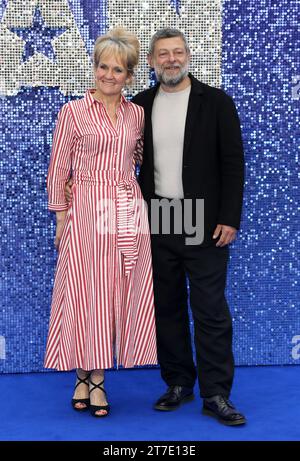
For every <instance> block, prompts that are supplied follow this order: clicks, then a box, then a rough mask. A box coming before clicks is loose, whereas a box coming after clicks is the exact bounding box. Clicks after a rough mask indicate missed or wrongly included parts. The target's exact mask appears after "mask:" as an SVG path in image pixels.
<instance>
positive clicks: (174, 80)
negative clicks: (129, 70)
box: [155, 63, 189, 86]
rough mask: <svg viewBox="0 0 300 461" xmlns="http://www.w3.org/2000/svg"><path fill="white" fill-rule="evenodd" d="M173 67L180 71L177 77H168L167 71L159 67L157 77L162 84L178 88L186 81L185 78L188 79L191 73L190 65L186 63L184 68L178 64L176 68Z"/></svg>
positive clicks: (156, 69)
mask: <svg viewBox="0 0 300 461" xmlns="http://www.w3.org/2000/svg"><path fill="white" fill-rule="evenodd" d="M169 67H171V66H169ZM172 67H176V68H178V69H180V71H179V73H178V74H177V75H170V76H168V75H167V72H166V70H164V69H163V68H162V67H160V66H159V67H156V68H155V75H156V78H157V80H158V81H159V82H160V83H163V84H164V85H166V86H176V85H178V84H179V83H181V82H182V81H183V80H184V79H185V77H187V75H188V73H189V69H188V63H186V64H185V65H183V66H180V65H178V64H177V65H176V66H172Z"/></svg>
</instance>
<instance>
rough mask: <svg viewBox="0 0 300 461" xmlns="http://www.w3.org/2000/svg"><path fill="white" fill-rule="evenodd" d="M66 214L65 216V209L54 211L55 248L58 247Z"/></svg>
mask: <svg viewBox="0 0 300 461" xmlns="http://www.w3.org/2000/svg"><path fill="white" fill-rule="evenodd" d="M66 216H67V211H57V212H56V235H55V241H54V245H55V248H56V249H57V250H58V249H59V244H60V241H61V237H62V233H63V230H64V227H65V220H66Z"/></svg>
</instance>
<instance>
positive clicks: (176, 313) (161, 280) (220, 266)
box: [151, 196, 234, 397]
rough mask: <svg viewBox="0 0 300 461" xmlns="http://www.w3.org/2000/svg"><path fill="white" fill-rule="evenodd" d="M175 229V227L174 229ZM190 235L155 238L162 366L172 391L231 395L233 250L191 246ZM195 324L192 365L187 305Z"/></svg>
mask: <svg viewBox="0 0 300 461" xmlns="http://www.w3.org/2000/svg"><path fill="white" fill-rule="evenodd" d="M157 197H158V196H157ZM171 227H172V226H171ZM185 237H186V236H185V234H184V232H183V233H182V234H172V233H171V234H170V235H164V234H162V233H159V234H156V235H153V234H152V235H151V245H152V258H153V282H154V299H155V311H156V328H157V346H158V361H159V364H160V367H161V375H162V378H163V380H164V381H165V382H166V384H167V385H168V386H171V385H181V386H188V387H193V386H194V384H195V381H196V379H197V377H198V382H199V387H200V395H201V397H210V396H212V395H216V394H223V395H225V396H226V397H228V396H229V394H230V390H231V387H232V381H233V374H234V359H233V354H232V320H231V315H230V311H229V308H228V305H227V302H226V298H225V294H224V292H225V285H226V272H227V262H228V256H229V249H228V247H227V246H225V247H216V246H215V243H216V242H214V243H212V245H210V246H207V247H201V246H199V245H198V246H196V245H186V241H185ZM186 276H188V279H189V288H190V305H191V310H192V315H193V322H194V342H195V351H196V366H195V364H194V361H193V353H192V345H191V334H190V324H189V316H188V305H187V296H188V294H187V284H186Z"/></svg>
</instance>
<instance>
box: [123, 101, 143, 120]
mask: <svg viewBox="0 0 300 461" xmlns="http://www.w3.org/2000/svg"><path fill="white" fill-rule="evenodd" d="M127 103H128V106H129V108H130V109H131V110H132V111H133V112H134V113H135V114H136V116H137V117H138V119H142V118H144V108H143V107H141V106H139V105H138V104H135V103H134V102H132V101H127Z"/></svg>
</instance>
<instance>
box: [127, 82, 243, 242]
mask: <svg viewBox="0 0 300 461" xmlns="http://www.w3.org/2000/svg"><path fill="white" fill-rule="evenodd" d="M189 77H190V79H191V92H190V97H189V102H188V110H187V117H186V124H185V134H184V148H183V162H182V181H183V191H184V198H185V199H197V198H198V199H204V241H203V244H205V243H209V242H211V241H212V240H211V239H212V234H213V231H214V229H215V227H216V226H217V224H226V225H228V226H232V227H235V228H236V229H239V226H240V219H241V210H242V200H243V184H244V155H243V145H242V138H241V130H240V122H239V118H238V114H237V111H236V108H235V105H234V103H233V101H232V99H231V97H230V96H228V95H227V94H226V93H224V91H223V90H221V89H218V88H213V87H211V86H208V85H205V84H204V83H201V82H200V81H199V80H197V79H196V78H195V77H193V76H192V75H191V74H189ZM158 88H159V84H157V85H156V86H155V87H153V88H150V89H148V90H146V91H143V92H141V93H139V94H137V95H136V96H135V97H134V98H133V100H132V102H134V103H135V104H138V105H140V106H142V107H143V108H144V112H145V132H144V153H143V163H142V165H141V169H140V174H139V183H140V187H141V190H142V194H143V196H144V199H145V200H146V202H148V205H149V203H150V200H151V198H154V193H155V188H154V162H153V138H152V136H153V134H152V120H151V114H152V106H153V101H154V98H155V95H156V92H157V90H158ZM162 129H163V127H162Z"/></svg>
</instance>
